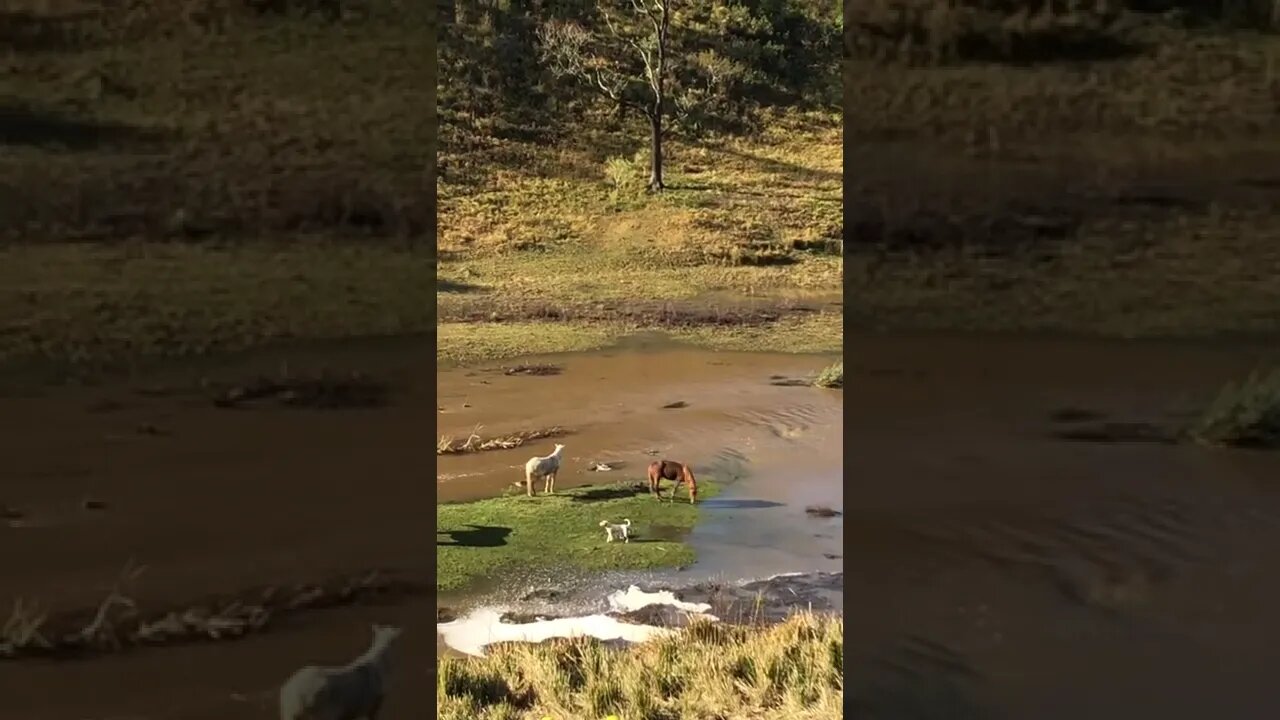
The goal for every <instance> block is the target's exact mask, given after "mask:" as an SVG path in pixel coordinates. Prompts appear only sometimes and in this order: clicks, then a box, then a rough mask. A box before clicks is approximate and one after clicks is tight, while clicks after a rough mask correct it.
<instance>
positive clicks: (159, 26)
mask: <svg viewBox="0 0 1280 720" xmlns="http://www.w3.org/2000/svg"><path fill="white" fill-rule="evenodd" d="M331 9H337V10H338V12H337V13H336V14H334V13H331V12H329V10H331ZM429 11H430V8H429V6H424V5H422V4H420V3H418V4H415V3H403V2H400V1H399V0H373V1H372V2H368V3H360V4H358V5H357V4H354V3H345V2H338V3H320V2H313V1H312V0H289V1H288V2H281V3H253V2H244V3H240V2H228V3H212V4H211V3H204V2H199V1H198V0H191V1H189V2H188V1H184V2H173V3H150V4H148V3H132V4H130V5H129V7H128V8H122V7H120V6H119V3H108V2H103V1H101V0H84V2H77V3H70V4H68V3H61V4H59V3H54V4H50V3H39V2H23V0H18V1H17V2H14V3H9V6H8V7H7V8H6V9H5V11H4V12H3V13H0V15H2V17H0V20H3V28H2V29H0V32H2V33H3V34H4V37H3V38H2V39H0V40H2V41H3V42H4V43H5V45H6V48H7V49H8V51H9V52H8V54H7V55H6V56H5V58H4V60H3V61H2V62H3V63H4V69H5V71H4V72H0V145H3V147H4V149H5V152H4V153H3V154H0V367H11V366H27V365H39V366H42V367H43V368H44V369H46V370H47V369H50V368H58V369H59V370H58V371H57V372H63V371H64V370H65V372H66V373H69V374H73V375H74V374H92V373H94V372H96V371H98V370H102V369H105V368H108V367H118V366H122V365H128V364H130V363H132V362H134V361H137V360H145V359H149V358H169V357H184V356H190V355H204V354H217V353H222V352H225V351H232V350H241V349H247V348H252V347H257V346H262V345H269V344H275V343H277V342H279V341H293V340H322V339H323V340H328V339H341V338H349V337H360V336H375V335H386V334H410V333H421V332H426V331H428V330H430V329H431V328H432V327H433V326H434V322H435V318H434V302H433V298H432V295H433V293H432V292H431V290H433V289H434V288H432V287H431V282H432V277H433V267H432V264H431V261H430V257H429V250H430V248H431V242H430V235H431V232H432V225H433V218H434V215H435V206H434V197H435V196H434V192H433V186H434V184H435V181H434V176H433V162H432V160H433V158H434V154H435V138H436V132H435V128H434V125H435V123H434V113H433V111H434V107H435V102H434V82H433V80H434V77H435V66H434V62H433V59H432V58H433V52H432V51H431V48H433V47H434V37H435V33H434V29H433V27H432V23H431V13H430V12H429Z"/></svg>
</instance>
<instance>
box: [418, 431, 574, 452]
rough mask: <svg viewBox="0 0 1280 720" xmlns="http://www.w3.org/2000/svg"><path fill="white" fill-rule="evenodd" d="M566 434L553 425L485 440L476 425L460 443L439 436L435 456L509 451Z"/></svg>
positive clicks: (448, 437) (454, 439)
mask: <svg viewBox="0 0 1280 720" xmlns="http://www.w3.org/2000/svg"><path fill="white" fill-rule="evenodd" d="M568 434H569V431H568V430H567V429H565V428H563V427H560V426H559V425H553V426H552V427H549V428H543V429H541V430H522V431H520V432H517V433H511V434H509V435H498V436H496V437H491V438H487V439H486V438H482V437H481V436H480V426H479V425H477V426H476V429H475V430H473V431H472V432H471V434H470V435H468V436H467V439H466V440H463V441H462V442H458V440H457V438H455V437H453V436H452V435H441V436H440V437H439V438H438V439H437V440H436V454H437V455H451V454H455V453H470V452H484V451H486V450H510V449H511V448H516V447H520V446H521V445H524V444H525V443H526V442H528V441H530V440H542V439H543V438H553V437H562V436H564V435H568Z"/></svg>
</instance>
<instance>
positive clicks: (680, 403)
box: [662, 400, 689, 410]
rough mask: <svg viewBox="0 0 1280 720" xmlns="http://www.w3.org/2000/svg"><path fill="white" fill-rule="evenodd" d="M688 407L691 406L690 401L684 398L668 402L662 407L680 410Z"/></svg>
mask: <svg viewBox="0 0 1280 720" xmlns="http://www.w3.org/2000/svg"><path fill="white" fill-rule="evenodd" d="M687 407H689V403H687V402H685V401H683V400H677V401H675V402H671V403H667V404H666V405H663V406H662V409H663V410H680V409H681V408H687Z"/></svg>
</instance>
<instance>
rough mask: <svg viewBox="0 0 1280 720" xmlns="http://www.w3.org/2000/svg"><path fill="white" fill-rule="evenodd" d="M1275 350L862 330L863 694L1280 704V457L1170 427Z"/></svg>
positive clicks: (850, 526)
mask: <svg viewBox="0 0 1280 720" xmlns="http://www.w3.org/2000/svg"><path fill="white" fill-rule="evenodd" d="M1275 350H1276V348H1275V347H1274V346H1271V347H1260V346H1237V347H1230V346H1224V345H1214V344H1203V345H1195V346H1190V345H1180V344H1163V343H1155V344H1151V343H1146V344H1125V343H1082V342H1050V341H1038V340H996V339H992V340H982V341H975V340H972V339H956V340H947V339H940V338H928V339H897V340H893V339H874V340H858V341H855V342H852V343H851V348H850V350H849V358H848V360H847V362H846V373H847V378H846V383H847V389H846V390H845V396H846V397H845V400H846V403H847V405H846V409H847V412H846V414H845V423H846V426H847V432H848V435H847V437H848V438H849V440H848V448H847V458H848V460H847V463H848V464H847V466H846V468H845V472H846V474H847V481H846V485H845V488H846V489H845V493H846V498H845V508H846V515H845V525H844V532H845V536H846V538H847V544H846V547H847V555H846V557H845V558H844V569H845V578H846V593H847V597H848V601H847V611H846V622H847V623H848V624H847V628H848V629H847V637H848V639H849V642H848V654H849V655H848V657H849V660H850V662H849V672H848V676H849V679H850V686H851V688H850V689H851V696H852V699H853V702H854V705H853V707H856V709H857V712H858V715H857V716H858V717H871V718H1037V719H1038V720H1039V719H1044V720H1049V719H1056V718H1062V719H1063V720H1068V719H1070V720H1075V719H1078V718H1117V719H1120V718H1137V717H1152V718H1155V717H1158V718H1164V719H1166V720H1167V719H1169V718H1188V719H1191V718H1208V717H1214V718H1269V717H1280V693H1277V691H1276V689H1275V681H1274V678H1275V668H1276V667H1277V661H1280V644H1278V643H1277V642H1276V638H1277V637H1280V615H1277V612H1276V608H1277V607H1280V575H1277V573H1276V567H1277V565H1276V559H1275V558H1276V552H1277V549H1280V455H1277V454H1269V453H1265V452H1248V451H1226V450H1221V451H1219V450H1208V449H1204V448H1197V447H1189V446H1181V445H1169V444H1165V443H1162V442H1158V441H1153V440H1155V439H1158V438H1160V437H1162V436H1164V435H1167V434H1168V431H1169V430H1170V429H1173V428H1176V427H1177V426H1178V425H1179V424H1180V423H1182V422H1184V421H1185V419H1186V417H1187V413H1188V411H1190V410H1194V409H1195V407H1196V406H1197V404H1198V403H1200V402H1203V401H1204V400H1205V399H1206V398H1207V397H1211V396H1212V394H1213V393H1214V391H1215V390H1216V389H1217V388H1218V386H1219V385H1220V384H1221V383H1222V382H1224V381H1226V380H1229V379H1233V378H1239V377H1241V376H1242V375H1244V374H1245V373H1247V372H1248V371H1249V370H1251V369H1252V368H1253V367H1254V366H1255V364H1256V363H1259V362H1261V361H1264V360H1274V359H1275V358H1276V354H1275V352H1274V351H1275ZM1107 423H1111V424H1110V425H1108V424H1107ZM1136 430H1141V431H1136ZM1108 440H1109V441H1108Z"/></svg>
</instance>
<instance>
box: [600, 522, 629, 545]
mask: <svg viewBox="0 0 1280 720" xmlns="http://www.w3.org/2000/svg"><path fill="white" fill-rule="evenodd" d="M600 527H602V528H604V535H605V542H613V538H614V537H615V536H616V537H620V538H622V542H631V518H623V519H622V522H621V523H611V522H609V521H608V520H601V521H600Z"/></svg>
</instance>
